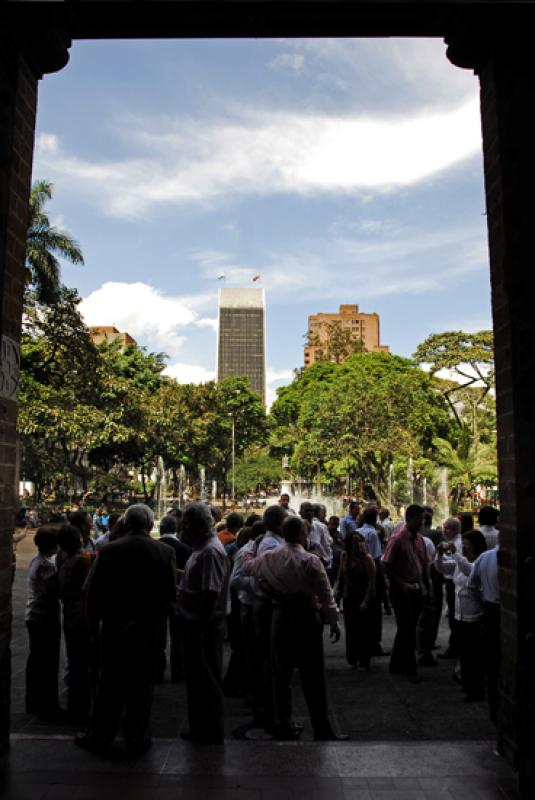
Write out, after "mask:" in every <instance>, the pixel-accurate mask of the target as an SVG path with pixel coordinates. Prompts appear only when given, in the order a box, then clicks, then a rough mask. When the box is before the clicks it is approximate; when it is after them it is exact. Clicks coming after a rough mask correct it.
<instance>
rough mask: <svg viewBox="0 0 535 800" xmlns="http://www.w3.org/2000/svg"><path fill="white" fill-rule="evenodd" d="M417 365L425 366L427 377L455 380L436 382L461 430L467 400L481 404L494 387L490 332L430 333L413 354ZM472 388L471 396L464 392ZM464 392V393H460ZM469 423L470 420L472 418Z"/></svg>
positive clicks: (492, 349) (463, 424)
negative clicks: (444, 373) (446, 374)
mask: <svg viewBox="0 0 535 800" xmlns="http://www.w3.org/2000/svg"><path fill="white" fill-rule="evenodd" d="M414 359H415V360H416V361H417V363H418V364H428V365H429V367H430V374H431V375H436V374H437V372H440V371H441V370H449V371H450V372H451V373H452V374H453V375H454V376H456V379H455V380H442V381H438V382H437V386H438V387H440V390H441V391H442V394H443V395H444V397H445V399H446V401H447V403H448V405H449V407H450V409H451V412H452V414H453V416H454V418H455V420H456V422H457V424H458V425H459V427H460V428H463V427H464V426H465V422H464V421H463V419H462V409H463V407H465V406H466V401H467V399H468V398H469V397H470V404H472V403H473V402H474V401H477V402H476V406H477V405H479V404H480V403H482V402H483V401H484V399H485V397H486V395H487V394H488V392H489V391H490V390H491V389H492V388H493V387H494V341H493V334H492V331H479V332H478V333H465V332H464V331H446V332H444V333H434V334H432V335H431V336H428V337H427V339H425V341H423V342H422V343H421V344H419V345H418V347H417V348H416V352H415V353H414ZM470 387H472V388H473V389H474V390H476V389H477V395H476V392H475V391H474V392H472V393H471V395H469V394H467V392H466V391H465V390H466V389H469V388H470ZM463 390H464V391H463ZM472 419H473V418H472Z"/></svg>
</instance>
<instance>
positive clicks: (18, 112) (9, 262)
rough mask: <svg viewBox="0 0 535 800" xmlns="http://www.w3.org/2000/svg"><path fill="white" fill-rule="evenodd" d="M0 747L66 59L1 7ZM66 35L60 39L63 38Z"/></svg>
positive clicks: (5, 737)
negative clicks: (33, 276) (38, 179)
mask: <svg viewBox="0 0 535 800" xmlns="http://www.w3.org/2000/svg"><path fill="white" fill-rule="evenodd" d="M0 30H1V31H2V33H1V34H0V347H1V368H0V753H2V752H5V751H6V750H7V749H8V747H9V707H10V702H9V701H10V661H11V653H10V636H11V577H12V533H13V526H14V518H15V511H16V507H17V504H18V487H15V480H16V475H15V473H16V422H17V387H18V374H19V364H20V349H19V347H20V344H19V343H20V333H21V320H22V303H23V292H24V283H25V266H24V262H25V247H26V229H27V224H28V200H29V196H30V187H31V175H32V160H33V147H34V132H35V115H36V104H37V81H38V78H40V77H41V75H42V73H43V72H44V71H54V70H55V69H60V68H61V67H62V66H64V64H65V63H66V62H67V59H68V55H67V48H66V44H65V39H64V37H62V36H61V35H60V34H59V33H58V32H57V31H53V32H52V33H53V35H52V36H51V35H50V33H51V31H46V30H41V31H39V32H33V33H29V32H24V30H23V29H21V28H18V27H10V26H9V25H2V19H1V15H0ZM61 42H63V46H62V47H61V46H60V43H61Z"/></svg>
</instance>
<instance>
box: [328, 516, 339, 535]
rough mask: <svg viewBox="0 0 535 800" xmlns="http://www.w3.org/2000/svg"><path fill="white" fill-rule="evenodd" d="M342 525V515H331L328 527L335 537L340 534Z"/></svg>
mask: <svg viewBox="0 0 535 800" xmlns="http://www.w3.org/2000/svg"><path fill="white" fill-rule="evenodd" d="M339 525H340V517H337V516H335V515H333V516H332V517H329V521H328V523H327V527H328V528H329V533H330V534H331V536H332V537H333V538H334V537H335V535H336V536H338V526H339Z"/></svg>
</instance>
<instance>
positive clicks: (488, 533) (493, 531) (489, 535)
mask: <svg viewBox="0 0 535 800" xmlns="http://www.w3.org/2000/svg"><path fill="white" fill-rule="evenodd" d="M479 530H480V531H481V533H482V534H483V536H484V537H485V541H486V543H487V550H493V549H494V548H495V547H496V546H497V544H498V541H499V536H500V531H499V530H498V528H495V527H494V525H480V526H479Z"/></svg>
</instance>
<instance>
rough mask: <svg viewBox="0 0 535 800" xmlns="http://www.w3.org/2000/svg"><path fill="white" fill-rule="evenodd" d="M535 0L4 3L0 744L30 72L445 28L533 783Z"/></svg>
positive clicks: (0, 70)
mask: <svg viewBox="0 0 535 800" xmlns="http://www.w3.org/2000/svg"><path fill="white" fill-rule="evenodd" d="M534 6H535V4H534V3H533V0H517V2H511V0H494V2H491V0H397V1H396V2H392V0H373V2H370V0H346V1H345V2H342V1H341V0H332V2H317V3H303V2H298V0H287V2H285V3H279V2H275V1H273V2H271V0H266V2H263V3H251V2H236V1H235V0H214V2H211V3H205V2H197V3H191V2H187V0H168V1H167V2H154V0H150V1H149V0H137V2H129V0H102V2H99V3H96V2H88V1H86V2H84V0H78V1H77V2H74V0H73V2H69V3H58V2H46V0H43V1H42V2H33V3H32V2H3V3H0V335H1V355H2V362H1V374H0V752H5V751H6V750H7V749H8V747H9V701H10V664H11V655H10V646H11V645H10V642H11V563H12V532H13V524H14V517H15V512H16V507H17V493H16V488H15V474H16V421H17V382H18V370H19V366H20V344H19V343H20V335H21V322H22V302H23V291H24V282H25V267H24V260H25V238H26V229H27V221H28V206H29V195H30V186H31V175H32V161H33V149H34V134H35V116H36V110H37V92H38V84H39V80H41V79H43V77H44V76H45V75H46V74H47V73H52V72H56V71H58V70H60V69H63V68H64V67H65V66H66V65H67V63H68V60H69V47H70V45H71V42H72V40H73V39H80V40H82V39H100V38H106V39H111V40H113V39H121V38H149V37H155V38H157V37H161V38H167V39H169V38H192V37H204V38H217V37H220V38H223V37H251V38H262V37H322V36H323V37H331V36H334V37H336V36H343V37H345V38H349V37H366V36H373V37H393V36H404V37H411V36H412V37H435V38H437V37H438V38H442V39H443V40H444V41H445V43H446V48H445V57H447V58H448V59H449V61H450V62H451V63H452V65H454V66H455V67H459V68H462V69H468V70H471V71H472V72H473V73H474V74H475V75H476V76H477V77H476V78H474V80H478V81H479V88H480V104H481V129H482V145H483V162H484V175H485V195H486V220H487V226H488V241H489V257H490V280H491V292H492V312H493V328H494V340H495V351H496V403H497V412H498V421H497V425H498V454H499V483H500V502H501V515H500V551H499V568H500V569H499V573H500V591H501V651H502V658H501V671H500V698H501V704H500V712H499V719H498V726H497V746H498V749H499V752H500V753H501V754H502V755H504V756H505V757H506V758H507V759H508V760H509V761H510V763H512V764H513V765H514V766H515V767H516V769H517V770H518V774H519V778H520V781H519V785H520V789H521V791H522V793H523V795H524V796H525V797H530V798H531V797H533V796H535V760H534V759H533V753H534V752H535V679H534V675H535V595H534V591H535V459H534V458H533V453H534V451H535V412H534V409H535V314H534V313H533V297H534V296H535V270H534V269H533V267H532V264H533V261H534V249H535V239H534V237H533V219H534V218H535V191H534V180H535V147H534V145H533V133H532V132H533V127H534V125H535V102H534V100H535V88H534V87H535V59H534V58H533V41H532V39H533V27H534V26H533V23H534V18H535V13H534V12H535V8H534ZM452 69H453V67H452ZM45 79H46V78H45ZM430 269H431V267H430ZM422 752H424V753H425V750H422ZM475 792H476V794H477V790H475Z"/></svg>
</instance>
